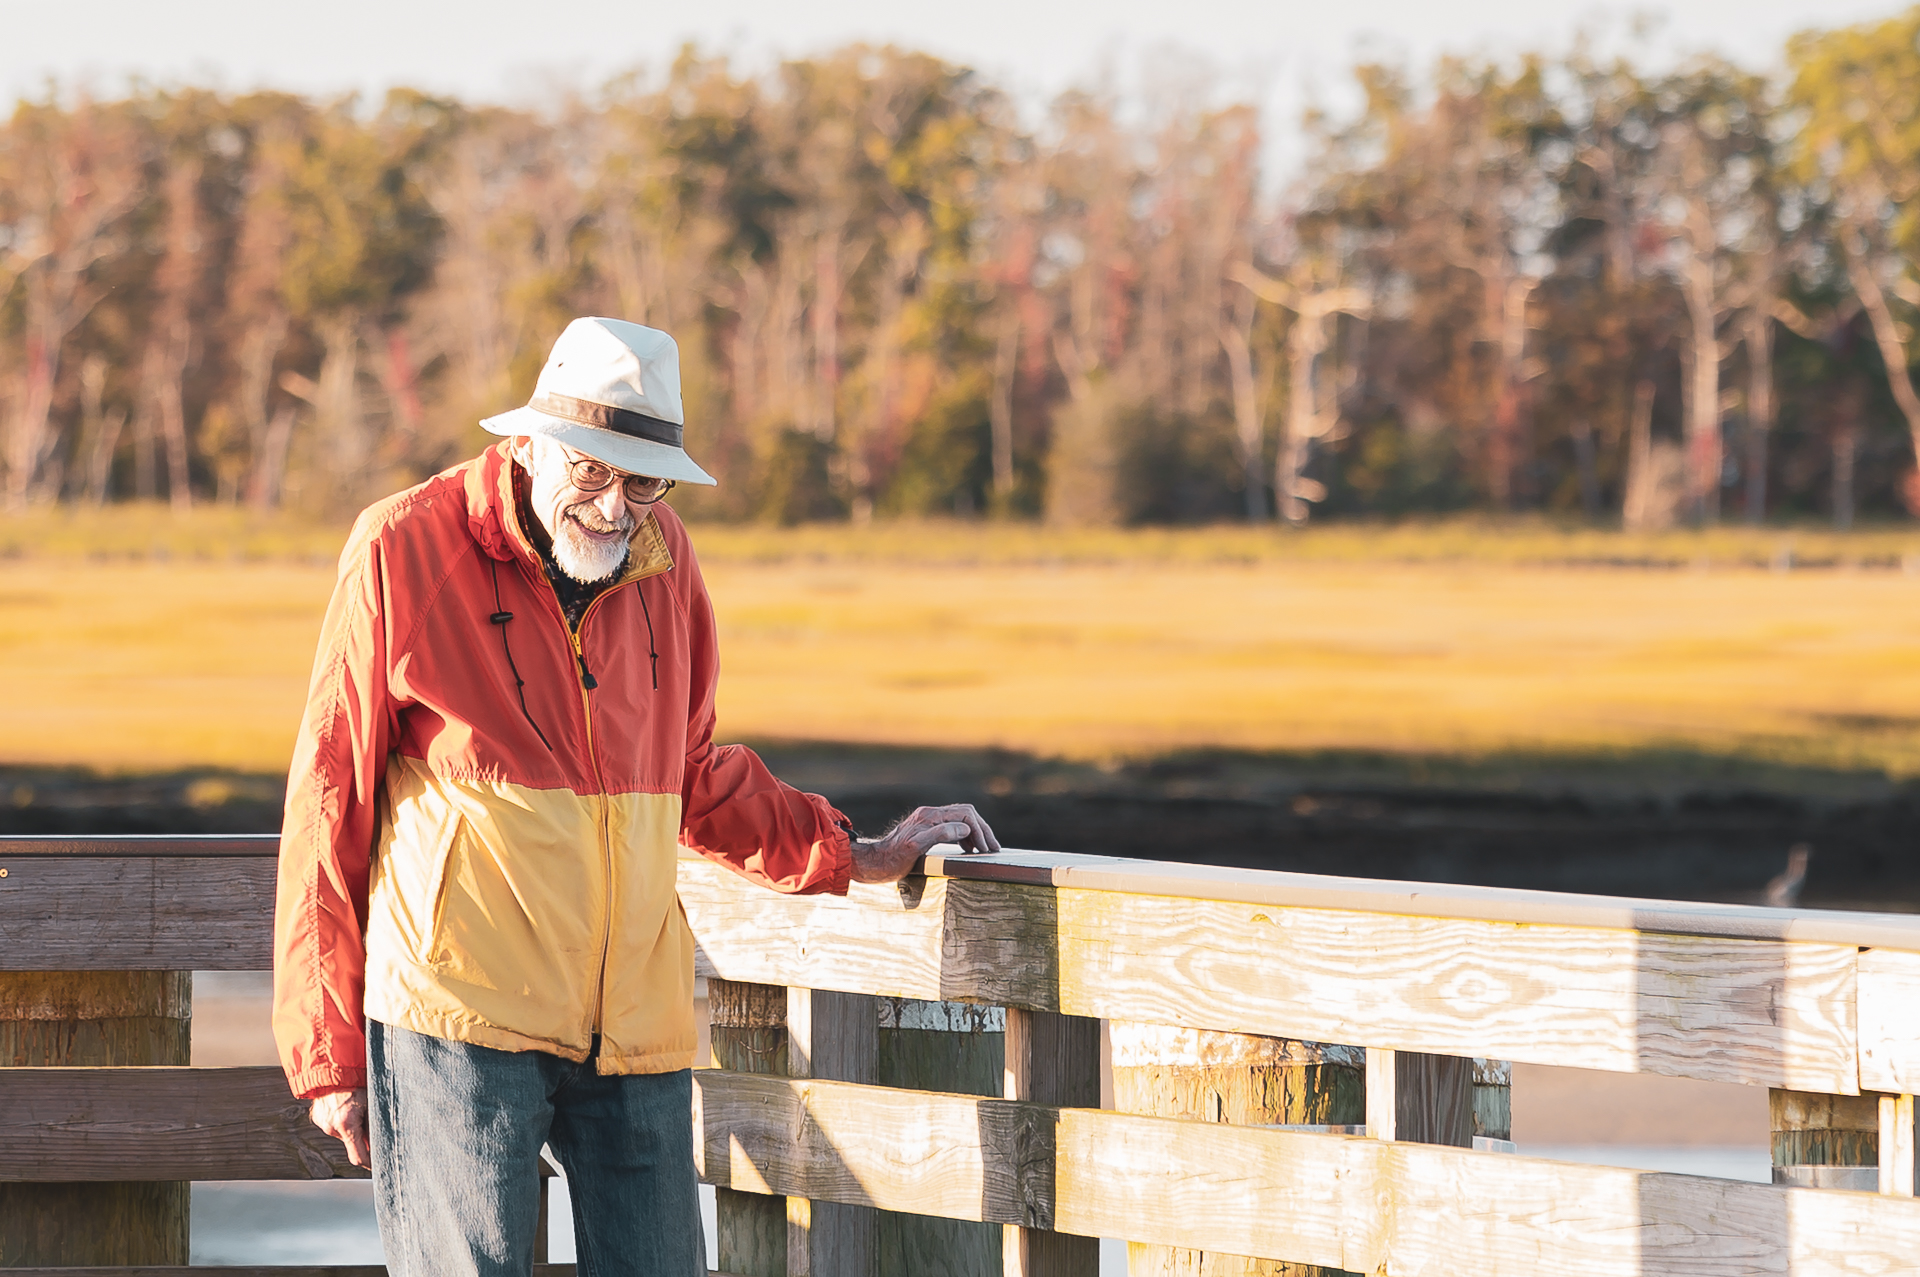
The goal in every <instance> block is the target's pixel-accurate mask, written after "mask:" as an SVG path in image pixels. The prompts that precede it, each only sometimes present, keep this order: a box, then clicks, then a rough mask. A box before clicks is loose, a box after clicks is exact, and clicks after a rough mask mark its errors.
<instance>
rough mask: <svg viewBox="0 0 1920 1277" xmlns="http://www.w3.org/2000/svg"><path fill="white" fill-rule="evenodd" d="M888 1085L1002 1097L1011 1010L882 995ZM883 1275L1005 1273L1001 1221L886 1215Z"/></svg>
mask: <svg viewBox="0 0 1920 1277" xmlns="http://www.w3.org/2000/svg"><path fill="white" fill-rule="evenodd" d="M878 1002H879V1008H880V1020H879V1025H880V1071H879V1081H880V1084H881V1085H883V1086H889V1087H900V1088H903V1089H908V1090H919V1091H946V1092H959V1093H962V1094H967V1095H978V1096H988V1097H993V1098H996V1099H997V1098H998V1097H999V1095H1000V1092H1001V1089H1002V1088H1003V1087H1004V1085H1005V1072H1006V1056H1005V1041H1006V1030H1005V1013H1004V1012H1003V1011H1001V1010H1000V1009H999V1008H997V1007H993V1006H984V1005H978V1004H973V1003H959V1002H945V1001H935V1000H930V999H916V998H881V999H879V1000H878ZM876 1245H877V1249H876V1257H875V1265H874V1271H875V1273H876V1274H877V1275H878V1277H922V1274H926V1273H939V1274H942V1277H997V1275H998V1274H1000V1273H1001V1272H1003V1271H1004V1264H1005V1259H1004V1256H1003V1253H1002V1248H1001V1231H1000V1225H998V1224H988V1223H980V1222H976V1220H975V1219H968V1218H961V1217H942V1216H938V1215H931V1214H928V1215H922V1214H917V1213H914V1214H909V1213H906V1212H904V1211H901V1210H898V1209H895V1210H889V1211H883V1212H881V1214H880V1227H879V1237H878V1241H877V1243H876Z"/></svg>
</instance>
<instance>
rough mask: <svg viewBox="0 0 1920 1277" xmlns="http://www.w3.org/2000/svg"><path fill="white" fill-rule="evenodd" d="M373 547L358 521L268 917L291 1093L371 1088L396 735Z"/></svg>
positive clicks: (279, 1037) (319, 659) (293, 787)
mask: <svg viewBox="0 0 1920 1277" xmlns="http://www.w3.org/2000/svg"><path fill="white" fill-rule="evenodd" d="M386 611H387V610H386V607H385V589H384V574H383V572H382V568H381V560H380V553H379V546H378V543H377V542H375V541H373V539H372V538H371V536H370V535H369V534H368V533H367V532H366V530H365V529H363V528H355V529H354V535H353V537H352V539H351V540H350V541H349V542H348V544H347V549H346V551H345V553H344V554H343V555H342V556H341V560H340V576H339V579H338V581H337V582H336V583H335V586H334V591H333V600H332V602H331V603H330V604H328V606H327V619H326V623H325V625H324V627H323V628H322V630H321V633H320V647H319V652H318V653H317V655H316V656H315V658H314V663H313V681H312V683H311V685H310V686H309V688H308V691H307V708H306V714H305V716H304V717H303V718H302V720H301V723H300V737H299V740H298V742H297V743H296V745H295V746H294V752H293V767H292V771H291V773H290V774H289V775H288V777H287V810H286V818H285V822H284V823H283V825H282V826H281V831H280V878H279V889H278V896H277V901H276V905H275V909H274V919H273V1036H274V1039H275V1041H276V1042H277V1043H278V1045H279V1048H280V1062H281V1066H282V1067H283V1068H285V1070H286V1073H287V1082H288V1085H289V1086H290V1087H291V1088H292V1090H293V1093H294V1094H295V1095H297V1096H300V1097H301V1098H307V1097H310V1096H313V1095H316V1094H319V1093H321V1092H324V1091H329V1090H338V1089H340V1088H342V1087H355V1086H364V1085H365V1084H366V1076H367V1066H366V1031H365V1014H364V1011H363V1009H362V1008H363V1002H364V994H365V990H366V966H367V953H366V939H365V934H366V920H367V873H368V865H369V862H370V860H371V858H372V850H373V839H374V834H375V820H376V805H377V795H378V794H379V790H380V785H381V782H382V779H383V777H384V775H385V772H386V763H387V754H388V751H389V749H390V748H391V744H392V741H393V739H394V734H395V731H394V729H395V722H396V720H395V715H394V712H393V707H392V705H391V703H390V701H389V699H388V694H387V653H388V646H389V640H390V634H389V630H388V626H387V615H386Z"/></svg>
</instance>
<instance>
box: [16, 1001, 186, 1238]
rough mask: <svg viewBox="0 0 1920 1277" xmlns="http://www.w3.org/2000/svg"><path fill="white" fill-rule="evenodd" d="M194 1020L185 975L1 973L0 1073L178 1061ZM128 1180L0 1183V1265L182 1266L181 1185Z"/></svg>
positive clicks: (183, 1198)
mask: <svg viewBox="0 0 1920 1277" xmlns="http://www.w3.org/2000/svg"><path fill="white" fill-rule="evenodd" d="M192 1015H193V976H192V974H191V973H189V972H186V971H27V972H23V971H12V972H0V1066H4V1067H5V1068H7V1069H24V1068H70V1067H102V1066H126V1065H184V1064H187V1063H188V1062H189V1060H190V1054H191V1043H192V1025H193V1020H192ZM11 1076H12V1075H11V1074H9V1073H0V1108H3V1107H5V1105H6V1104H7V1101H8V1098H9V1097H10V1096H11V1093H12V1088H11V1087H10V1086H9V1082H10V1080H11ZM0 1120H4V1119H3V1118H0ZM6 1149H7V1145H6V1142H5V1141H4V1140H0V1160H4V1158H5V1157H6ZM128 1180H129V1177H126V1176H121V1175H115V1176H113V1177H112V1179H111V1180H110V1181H106V1182H101V1181H96V1182H93V1183H80V1184H75V1183H55V1184H0V1265H3V1266H8V1267H12V1266H19V1265H24V1264H131V1263H143V1264H177V1263H185V1262H186V1261H187V1259H188V1257H189V1231H190V1230H189V1217H190V1211H191V1200H190V1192H191V1188H190V1186H189V1185H188V1184H186V1183H184V1182H158V1183H141V1182H128Z"/></svg>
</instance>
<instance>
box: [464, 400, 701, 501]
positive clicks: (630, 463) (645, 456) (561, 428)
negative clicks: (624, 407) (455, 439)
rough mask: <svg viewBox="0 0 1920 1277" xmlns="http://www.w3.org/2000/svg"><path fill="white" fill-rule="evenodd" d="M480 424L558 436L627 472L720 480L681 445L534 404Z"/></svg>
mask: <svg viewBox="0 0 1920 1277" xmlns="http://www.w3.org/2000/svg"><path fill="white" fill-rule="evenodd" d="M480 428H481V429H482V430H485V431H488V432H489V433H491V434H496V435H508V436H512V435H545V436H546V437H547V438H549V439H557V440H559V441H560V442H561V443H563V444H565V445H567V447H569V448H572V449H573V450H574V451H575V452H584V453H586V454H587V455H588V456H589V457H592V458H594V459H595V460H596V461H604V462H606V463H607V464H608V465H610V466H612V467H613V468H614V469H616V470H624V471H626V472H627V473H628V474H644V475H651V476H652V477H654V478H656V479H672V480H675V481H676V482H679V483H704V484H707V485H709V486H712V485H714V484H717V483H719V480H718V479H715V478H714V477H713V476H712V475H710V474H708V473H707V472H706V471H705V470H702V469H701V468H700V467H699V466H698V465H696V464H694V460H693V458H692V457H689V456H688V455H687V453H686V450H685V449H684V448H675V447H673V446H672V445H670V444H664V443H655V442H653V441H652V440H651V439H635V438H634V437H633V436H631V435H623V434H620V433H619V432H618V431H613V430H602V429H601V428H600V427H598V426H585V425H581V424H580V423H579V422H577V421H568V420H566V419H565V418H564V417H550V416H548V415H547V414H546V413H544V412H541V411H540V410H539V409H537V408H515V409H514V410H513V411H511V412H503V413H501V414H500V415H499V416H497V417H488V418H486V419H485V420H483V421H482V422H481V423H480Z"/></svg>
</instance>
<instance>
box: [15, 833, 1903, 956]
mask: <svg viewBox="0 0 1920 1277" xmlns="http://www.w3.org/2000/svg"><path fill="white" fill-rule="evenodd" d="M279 845H280V839H279V837H278V835H275V834H195V835H172V834H118V835H108V836H90V837H72V836H66V835H23V836H8V837H0V858H5V857H10V856H60V857H93V856H97V857H148V858H152V857H160V858H187V857H215V856H218V857H224V856H235V857H272V856H274V855H276V854H277V853H278V850H279ZM681 854H682V855H683V856H692V855H694V853H692V852H688V851H683V852H682V853H681ZM924 871H925V872H926V873H927V874H928V875H929V876H931V877H943V878H958V879H970V880H974V881H980V882H1008V883H1025V884H1031V885H1041V886H1054V887H1073V888H1081V889H1085V890H1089V891H1116V892H1127V893H1131V894H1135V895H1150V896H1175V897H1181V898H1186V899H1193V900H1226V901H1233V902H1236V903H1245V904H1258V905H1272V906H1279V907H1286V906H1295V907H1300V908H1312V909H1334V910H1344V911H1352V912H1356V913H1381V914H1393V915H1399V916H1404V917H1420V918H1467V919H1475V920H1478V921H1482V922H1512V923H1527V924H1534V925H1545V926H1567V927H1600V928H1608V929H1617V930H1624V931H1648V932H1659V933H1664V934H1671V935H1695V936H1717V937H1725V938H1729V939H1739V940H1799V941H1808V942H1815V943H1823V944H1850V945H1858V946H1860V947H1862V948H1885V949H1906V950H1912V951H1916V952H1920V914H1907V913H1867V912H1859V911H1852V910H1839V909H1774V908H1769V907H1766V906H1762V905H1729V904H1712V903H1704V902H1699V901H1685V900H1656V899H1639V898H1634V897H1629V896H1597V895H1578V894H1574V893H1571V892H1560V891H1526V890H1521V889H1518V888H1512V887H1469V886H1456V885H1452V884H1447V883H1425V882H1398V881H1393V880H1389V879H1373V878H1342V877H1334V876H1331V875H1325V874H1303V873H1285V872H1279V871H1274V870H1267V869H1227V868H1218V867H1214V866H1209V865H1192V864H1180V863H1172V862H1165V861H1157V860H1128V859H1123V858H1120V857H1116V856H1083V855H1073V854H1069V853H1065V852H1050V851H1022V850H1011V851H1004V852H1001V853H999V854H997V855H990V856H982V855H969V854H965V853H962V852H960V851H958V850H957V849H955V850H953V851H940V850H936V851H935V852H934V853H933V854H931V855H929V856H927V858H926V861H925V865H924Z"/></svg>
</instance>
